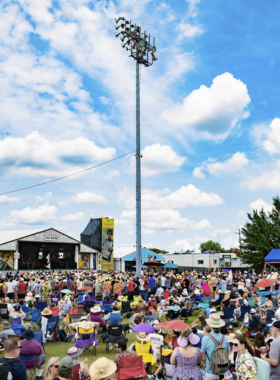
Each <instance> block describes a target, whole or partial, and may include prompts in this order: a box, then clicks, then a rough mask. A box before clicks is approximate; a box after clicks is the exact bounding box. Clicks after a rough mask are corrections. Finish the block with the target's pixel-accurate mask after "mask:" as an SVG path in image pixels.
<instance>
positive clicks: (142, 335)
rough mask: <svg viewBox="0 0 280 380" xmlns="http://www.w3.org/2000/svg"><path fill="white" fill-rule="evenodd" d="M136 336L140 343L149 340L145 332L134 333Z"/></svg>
mask: <svg viewBox="0 0 280 380" xmlns="http://www.w3.org/2000/svg"><path fill="white" fill-rule="evenodd" d="M136 338H137V339H138V340H140V341H141V343H142V344H143V343H145V342H149V341H150V335H149V334H147V333H145V332H140V333H138V334H136Z"/></svg>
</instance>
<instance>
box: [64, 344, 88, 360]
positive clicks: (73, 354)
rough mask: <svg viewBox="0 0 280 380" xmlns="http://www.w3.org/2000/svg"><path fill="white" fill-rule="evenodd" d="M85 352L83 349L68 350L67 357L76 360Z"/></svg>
mask: <svg viewBox="0 0 280 380" xmlns="http://www.w3.org/2000/svg"><path fill="white" fill-rule="evenodd" d="M83 352H84V350H82V349H81V348H77V347H71V348H69V350H68V354H67V356H69V357H70V358H72V359H74V358H76V357H78V356H80V355H82V353H83Z"/></svg>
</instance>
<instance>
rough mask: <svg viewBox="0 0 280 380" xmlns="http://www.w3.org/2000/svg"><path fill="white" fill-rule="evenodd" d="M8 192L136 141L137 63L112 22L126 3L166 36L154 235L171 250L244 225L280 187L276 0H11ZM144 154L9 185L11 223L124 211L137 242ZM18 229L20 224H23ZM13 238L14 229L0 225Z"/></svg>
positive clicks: (156, 83)
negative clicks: (138, 165) (138, 180)
mask: <svg viewBox="0 0 280 380" xmlns="http://www.w3.org/2000/svg"><path fill="white" fill-rule="evenodd" d="M0 12H1V20H2V21H1V26H0V27H1V36H2V38H1V42H0V44H1V46H0V55H1V58H0V76H1V78H0V80H1V88H0V164H1V166H0V175H1V188H0V189H1V190H0V191H1V192H6V191H9V190H14V189H17V188H21V187H25V186H30V185H33V184H36V183H40V182H45V181H48V180H51V179H53V178H57V177H61V176H64V175H67V174H71V173H73V172H76V171H80V170H82V169H85V168H87V167H90V166H93V165H96V164H99V163H101V162H104V161H107V160H110V159H112V158H115V157H117V156H119V155H122V154H125V153H127V152H129V151H132V150H133V149H135V63H134V61H133V60H132V59H131V58H129V57H128V54H127V52H126V51H125V50H123V49H122V48H121V46H120V41H119V40H118V39H116V38H115V36H114V31H115V30H114V20H113V19H114V17H116V16H125V17H126V18H128V19H131V20H132V21H133V22H136V23H137V24H139V25H140V26H141V27H142V28H143V29H144V30H146V31H147V32H148V33H151V35H152V36H155V38H156V46H157V53H156V54H157V56H158V57H159V59H158V61H156V62H155V63H154V65H153V66H152V67H150V68H144V67H142V69H141V131H142V135H141V143H142V153H143V162H142V188H143V194H142V201H143V216H142V227H143V239H142V243H143V246H146V247H152V246H154V247H158V248H162V249H166V250H168V251H170V252H174V251H181V249H196V251H198V246H199V244H200V243H201V242H203V241H206V240H208V239H214V240H217V239H218V233H219V239H220V242H221V243H222V244H223V245H224V246H225V247H226V248H230V247H233V246H237V245H238V242H237V235H236V234H235V232H237V230H238V229H239V228H240V227H241V226H242V225H243V224H244V222H245V221H246V213H247V212H251V211H252V209H253V208H257V209H260V208H261V207H264V209H265V211H267V210H269V209H270V207H271V200H272V197H273V196H274V195H276V194H278V190H279V188H280V172H279V170H280V160H279V147H280V119H279V81H280V75H279V74H280V73H279V70H280V69H279V59H280V52H279V41H278V38H277V36H278V35H279V34H280V26H279V23H278V19H277V17H278V15H279V12H280V4H279V3H278V2H265V3H264V2H263V1H254V2H253V1H251V0H248V1H246V2H244V1H239V0H238V1H235V2H232V1H231V2H225V1H222V0H214V1H211V2H209V1H205V0H200V1H199V0H186V1H183V0H173V1H153V0H142V1H141V2H139V1H137V0H119V1H106V0H104V1H84V0H61V1H51V0H40V1H36V0H19V1H2V2H1V4H0ZM134 167H135V158H134V156H133V155H131V156H126V157H125V158H122V159H120V160H117V161H115V162H112V163H110V164H108V165H105V166H102V167H100V168H98V169H95V170H93V171H90V172H87V173H85V174H83V175H79V176H76V177H71V178H70V179H67V180H64V181H60V182H56V183H53V184H49V185H46V186H42V187H38V188H34V189H31V190H27V191H23V192H19V193H12V194H8V195H2V196H0V206H1V219H0V230H1V232H0V233H1V234H2V235H5V232H4V231H15V230H16V231H21V230H22V231H23V230H24V231H26V230H29V229H30V230H34V229H37V228H38V229H46V228H48V227H54V228H57V229H59V230H61V231H63V232H65V233H67V234H69V235H72V236H74V237H76V238H79V235H80V232H82V231H83V229H84V227H85V226H86V224H87V222H88V220H89V219H90V217H91V216H93V217H103V216H110V217H114V218H115V223H116V228H115V247H116V248H119V247H121V248H120V249H121V250H123V251H126V252H130V251H131V250H133V245H134V244H135V168H134ZM19 235H20V232H19ZM2 240H3V238H2Z"/></svg>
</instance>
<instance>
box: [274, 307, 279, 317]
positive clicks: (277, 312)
mask: <svg viewBox="0 0 280 380" xmlns="http://www.w3.org/2000/svg"><path fill="white" fill-rule="evenodd" d="M275 315H277V317H278V318H280V307H279V308H278V309H277V310H276V312H275Z"/></svg>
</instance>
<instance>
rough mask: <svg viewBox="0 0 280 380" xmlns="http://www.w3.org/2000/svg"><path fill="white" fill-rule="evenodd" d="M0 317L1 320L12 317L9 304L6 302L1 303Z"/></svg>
mask: <svg viewBox="0 0 280 380" xmlns="http://www.w3.org/2000/svg"><path fill="white" fill-rule="evenodd" d="M0 319H1V320H7V319H10V316H9V311H8V305H7V304H6V303H0Z"/></svg>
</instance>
